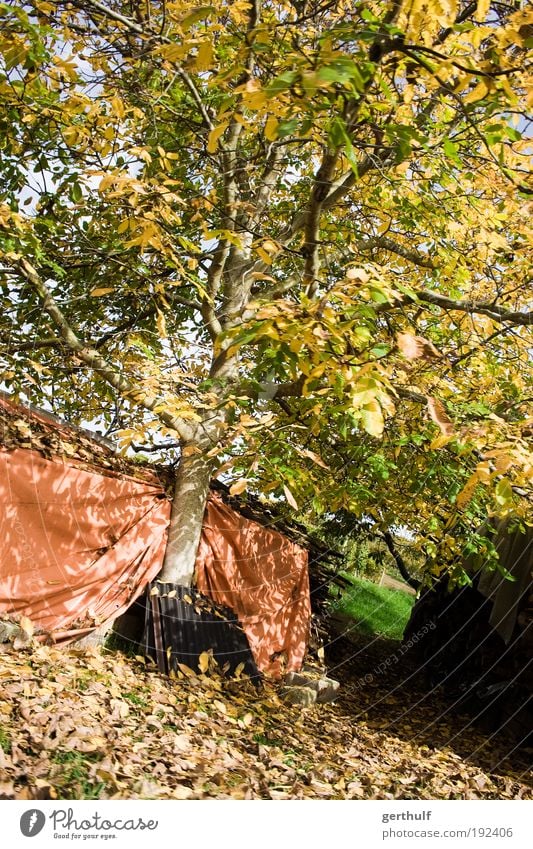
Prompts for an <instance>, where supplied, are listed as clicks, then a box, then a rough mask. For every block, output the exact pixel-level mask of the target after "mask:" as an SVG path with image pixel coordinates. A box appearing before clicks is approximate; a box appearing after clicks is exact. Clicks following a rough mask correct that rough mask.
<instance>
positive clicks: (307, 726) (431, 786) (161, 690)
mask: <svg viewBox="0 0 533 849" xmlns="http://www.w3.org/2000/svg"><path fill="white" fill-rule="evenodd" d="M391 645H392V646H394V645H395V644H389V645H387V644H386V642H385V641H375V640H374V641H372V642H371V644H368V645H367V646H366V651H365V652H364V654H365V658H366V659H365V661H364V666H365V669H366V670H367V672H366V675H367V678H366V679H365V678H364V677H361V675H360V670H359V669H358V668H357V667H358V664H360V663H361V657H362V655H363V651H362V650H359V649H357V648H356V647H354V645H353V644H352V646H351V648H349V649H347V648H346V645H343V647H342V650H341V644H340V642H339V644H338V645H337V647H336V648H337V650H338V654H337V657H338V669H337V673H338V674H337V677H338V678H341V677H342V678H343V679H344V680H343V694H342V696H341V697H340V699H339V701H338V702H337V703H335V704H333V705H315V706H312V707H309V708H300V707H295V706H291V705H287V704H285V703H284V701H283V700H282V698H281V690H280V688H279V686H277V685H273V684H263V685H262V686H261V687H259V688H257V687H256V686H254V684H253V683H252V682H250V681H249V680H246V679H231V680H228V679H225V678H223V677H221V676H220V675H219V674H218V673H217V671H216V670H212V671H211V672H209V671H208V672H207V674H203V673H200V672H199V673H198V674H193V673H192V672H191V673H189V674H187V673H185V674H183V677H181V678H180V679H174V680H170V679H168V678H165V677H163V676H161V675H160V674H159V673H158V672H156V671H154V670H153V669H151V668H150V667H149V666H146V665H144V664H142V663H141V662H139V661H138V660H135V659H133V658H131V657H126V656H124V655H121V654H117V653H112V652H105V651H104V652H102V651H100V650H80V649H78V650H76V649H70V650H69V649H62V650H60V649H58V648H55V647H40V648H33V649H28V650H22V651H20V650H19V651H15V650H14V649H9V650H7V651H6V652H4V653H3V654H2V655H1V658H0V681H1V686H0V798H3V799H46V798H52V799H56V798H57V799H96V798H99V799H132V798H139V799H141V798H142V799H207V798H218V799H226V798H231V799H304V798H321V799H442V798H444V799H462V798H468V799H497V798H500V799H502V798H506V799H509V798H515V799H516V798H520V799H532V798H533V786H532V783H531V774H530V773H529V772H528V754H529V755H530V754H531V752H529V753H528V752H527V751H523V750H520V751H519V750H517V751H514V752H511V749H512V746H510V743H509V742H508V741H507V743H505V742H503V743H502V742H501V741H500V742H496V741H495V740H490V739H489V738H488V737H487V735H486V734H485V735H484V734H482V733H481V732H479V731H477V730H474V729H473V728H472V726H470V725H468V720H465V718H464V717H457V716H454V715H453V714H451V713H450V712H447V713H446V712H445V706H444V705H443V704H442V703H440V702H439V701H438V699H437V698H434V699H433V700H431V701H430V702H427V701H426V702H424V703H421V702H420V700H419V699H418V702H417V693H416V690H413V689H412V688H411V695H410V699H411V706H409V705H408V704H407V703H406V696H405V690H402V688H401V687H399V686H397V685H396V684H395V681H394V677H393V678H391V675H390V671H387V670H385V671H384V672H378V671H376V670H377V669H378V667H379V666H380V664H381V665H382V664H383V658H384V657H387V656H390V649H391ZM387 653H388V654H387ZM369 663H370V664H371V666H370V667H369ZM372 664H373V666H372ZM369 668H371V669H373V670H374V672H373V673H368V669H369ZM395 668H396V665H395ZM341 673H342V674H341ZM395 674H397V673H395ZM439 717H441V718H439Z"/></svg>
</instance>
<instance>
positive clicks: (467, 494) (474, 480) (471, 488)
mask: <svg viewBox="0 0 533 849" xmlns="http://www.w3.org/2000/svg"><path fill="white" fill-rule="evenodd" d="M478 483H479V475H478V473H477V472H474V473H473V474H471V475H470V477H469V478H468V480H467V482H466V483H465V485H464V486H463V488H462V490H461V492H460V493H459V495H458V496H457V499H456V504H457V506H458V507H459V508H460V509H462V508H463V507H466V505H467V504H468V503H469V502H470V501H471V500H472V496H473V495H474V492H475V490H476V486H477V485H478Z"/></svg>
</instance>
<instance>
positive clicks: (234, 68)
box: [0, 0, 532, 582]
mask: <svg viewBox="0 0 533 849" xmlns="http://www.w3.org/2000/svg"><path fill="white" fill-rule="evenodd" d="M0 15H1V19H2V20H1V23H2V27H1V35H0V45H1V52H2V55H3V65H2V71H1V78H0V97H1V98H2V102H3V103H2V105H3V110H2V115H3V116H4V117H3V118H2V119H1V120H2V122H3V126H2V128H1V130H2V132H1V136H2V145H3V147H2V163H1V168H2V185H3V205H2V207H1V209H0V224H1V231H0V232H1V243H0V245H1V251H2V269H3V270H2V278H3V289H2V307H3V308H2V318H1V321H2V325H3V339H4V340H7V341H5V342H4V343H3V344H2V353H1V356H2V359H3V361H4V364H5V369H6V371H5V376H4V377H5V384H6V385H7V386H8V387H9V388H10V389H11V390H12V391H13V392H15V393H21V392H22V393H25V394H26V395H28V394H29V395H30V396H31V398H32V400H34V401H35V402H37V403H43V402H45V401H46V402H47V403H48V404H52V405H53V406H54V408H55V409H56V410H57V411H58V412H61V413H62V414H63V415H67V416H68V417H70V418H73V419H74V420H78V421H79V420H94V419H95V418H98V417H99V418H100V420H101V421H102V422H103V423H104V426H105V428H106V430H108V432H114V431H117V432H118V437H119V438H120V440H121V441H122V444H123V445H124V446H126V445H127V444H128V443H131V442H134V443H138V442H141V443H143V442H144V443H146V442H148V443H150V441H151V440H152V441H153V440H154V439H155V440H156V441H159V443H161V442H162V443H163V444H165V443H166V442H168V440H170V442H171V443H172V444H175V443H176V442H177V443H179V446H180V448H179V454H180V457H181V460H180V465H179V470H178V473H177V481H176V490H175V497H174V502H173V514H172V521H171V531H170V538H169V545H168V550H167V558H166V562H165V567H164V572H163V577H164V578H165V579H166V580H176V581H182V582H187V581H188V580H190V577H191V575H192V571H193V565H194V556H195V552H196V547H197V543H198V539H199V534H200V527H201V520H202V514H203V510H204V506H205V500H206V496H207V491H208V485H209V480H210V478H211V476H212V475H213V474H214V473H215V472H218V473H221V470H225V471H227V472H229V470H232V472H233V474H234V475H235V476H236V477H238V476H240V477H238V479H237V481H236V483H235V484H234V487H233V491H234V492H237V493H238V492H242V491H243V490H244V489H245V488H246V486H247V485H250V486H254V487H255V488H257V489H260V490H261V491H263V492H264V493H272V494H273V495H274V496H278V497H280V498H284V499H285V500H286V502H288V504H289V505H290V506H291V507H292V509H298V505H300V508H299V509H300V510H301V511H302V512H303V513H305V512H306V511H314V512H321V511H324V510H327V511H332V510H333V511H334V510H336V509H339V508H345V509H347V510H349V511H352V512H354V513H356V514H358V515H366V516H373V517H374V519H375V521H376V522H378V523H379V524H380V525H381V526H382V527H383V528H386V527H388V526H390V524H391V523H393V522H395V523H396V524H398V523H403V524H405V525H407V526H409V527H410V528H412V529H413V530H414V531H416V533H417V539H419V540H420V544H423V545H424V546H425V550H426V553H427V554H429V555H430V556H432V557H433V558H434V559H437V558H438V557H440V552H441V549H439V548H438V545H437V543H438V544H439V545H441V547H442V546H444V548H445V549H447V550H448V552H450V551H451V553H452V554H453V552H454V551H456V549H457V542H456V540H455V539H454V538H453V536H452V534H451V533H450V529H451V527H452V526H453V525H454V524H456V525H458V526H460V525H461V524H466V525H469V524H472V523H473V522H475V521H476V519H477V516H478V515H479V514H480V513H483V512H484V511H485V509H486V504H487V503H488V502H490V500H491V499H492V504H493V505H495V506H496V508H497V509H500V510H502V511H506V510H511V509H513V510H514V511H517V514H518V515H520V511H521V510H522V513H523V512H524V511H523V508H522V507H521V503H523V498H524V496H525V495H526V494H527V492H526V488H527V482H526V475H527V468H528V463H529V462H530V461H529V459H528V454H527V447H526V443H525V437H526V436H527V419H526V416H527V404H526V401H527V399H528V398H529V396H530V395H531V394H532V393H531V388H530V378H528V371H527V359H528V352H529V351H530V350H531V341H530V338H529V336H528V333H529V326H530V324H531V315H532V313H531V310H530V294H528V289H527V268H528V256H527V240H528V231H527V216H526V214H525V207H526V202H527V200H528V197H529V195H530V194H531V189H530V188H529V187H528V185H527V162H528V152H529V147H528V145H529V142H528V140H527V129H528V126H529V125H528V124H527V120H526V118H525V117H524V116H525V115H526V114H527V113H526V93H527V90H528V89H527V76H528V67H529V66H528V62H527V57H528V51H527V48H528V44H529V43H530V40H531V26H532V24H531V13H530V12H529V11H528V10H527V9H526V8H525V6H524V4H522V3H518V2H511V3H506V4H503V3H500V2H492V3H491V2H489V0H477V2H457V0H429V2H424V3H422V2H418V0H390V2H372V0H371V1H370V2H350V0H333V2H327V0H321V2H314V0H313V2H307V0H305V1H304V2H298V3H296V2H294V3H290V2H285V1H284V0H283V2H261V0H237V2H234V3H231V4H228V3H225V2H222V0H215V2H213V3H210V4H209V5H206V6H198V5H196V4H194V3H191V2H189V0H176V2H171V1H170V0H166V2H150V0H147V2H145V3H139V4H138V3H132V2H120V0H69V2H63V0H57V1H56V0H30V1H29V2H27V3H18V2H7V3H3V4H1V5H0ZM154 434H157V437H156V436H154Z"/></svg>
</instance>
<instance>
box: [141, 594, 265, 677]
mask: <svg viewBox="0 0 533 849" xmlns="http://www.w3.org/2000/svg"><path fill="white" fill-rule="evenodd" d="M169 594H170V595H169ZM143 642H144V646H143V647H144V651H145V653H146V655H147V656H148V657H152V658H153V659H154V660H155V662H156V663H157V667H158V669H159V670H160V672H163V673H166V674H168V673H169V672H170V670H174V671H176V670H177V669H178V668H179V667H178V663H182V664H184V665H185V666H188V667H189V668H190V669H193V670H194V671H195V672H198V659H199V657H200V655H201V654H202V652H204V651H209V649H211V650H212V652H213V657H214V658H215V660H216V662H217V663H218V665H219V667H220V668H221V669H222V670H223V671H224V672H226V673H227V674H228V675H230V674H232V673H233V672H234V671H235V669H236V668H237V667H238V666H239V664H241V663H242V664H244V666H243V669H242V672H243V673H244V674H246V675H248V676H249V677H250V678H256V679H258V678H260V677H261V676H260V672H259V670H258V669H257V666H256V665H255V661H254V658H253V655H252V652H251V651H250V646H249V644H248V640H247V637H246V634H245V633H244V631H243V629H242V627H241V625H240V624H239V621H238V619H237V617H236V616H235V614H234V613H233V612H232V611H231V610H228V609H227V608H221V607H219V606H218V605H215V604H214V603H213V602H212V601H211V599H208V598H207V597H206V596H204V595H202V594H201V593H199V592H198V590H196V589H194V587H183V586H179V585H178V584H172V583H163V582H162V581H155V582H154V583H152V584H150V586H149V588H148V595H147V602H146V619H145V630H144V641H143Z"/></svg>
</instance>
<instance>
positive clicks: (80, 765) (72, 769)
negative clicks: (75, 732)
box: [51, 750, 105, 799]
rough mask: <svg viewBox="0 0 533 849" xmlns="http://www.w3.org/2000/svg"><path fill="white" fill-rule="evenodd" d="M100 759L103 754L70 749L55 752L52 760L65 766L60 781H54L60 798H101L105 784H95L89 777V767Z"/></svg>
mask: <svg viewBox="0 0 533 849" xmlns="http://www.w3.org/2000/svg"><path fill="white" fill-rule="evenodd" d="M99 760H101V755H93V754H84V753H83V752H75V751H70V750H69V751H62V750H58V751H56V752H54V754H53V755H52V757H51V761H52V762H53V763H55V764H60V765H61V766H62V767H63V769H62V770H61V776H60V779H59V781H57V780H56V781H55V782H54V786H55V788H56V791H57V794H58V799H99V798H100V794H101V792H102V790H103V789H104V787H105V785H104V784H103V783H102V782H98V783H96V784H95V783H94V782H93V781H92V780H91V779H90V778H89V768H90V767H91V765H92V764H93V763H95V761H99Z"/></svg>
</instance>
